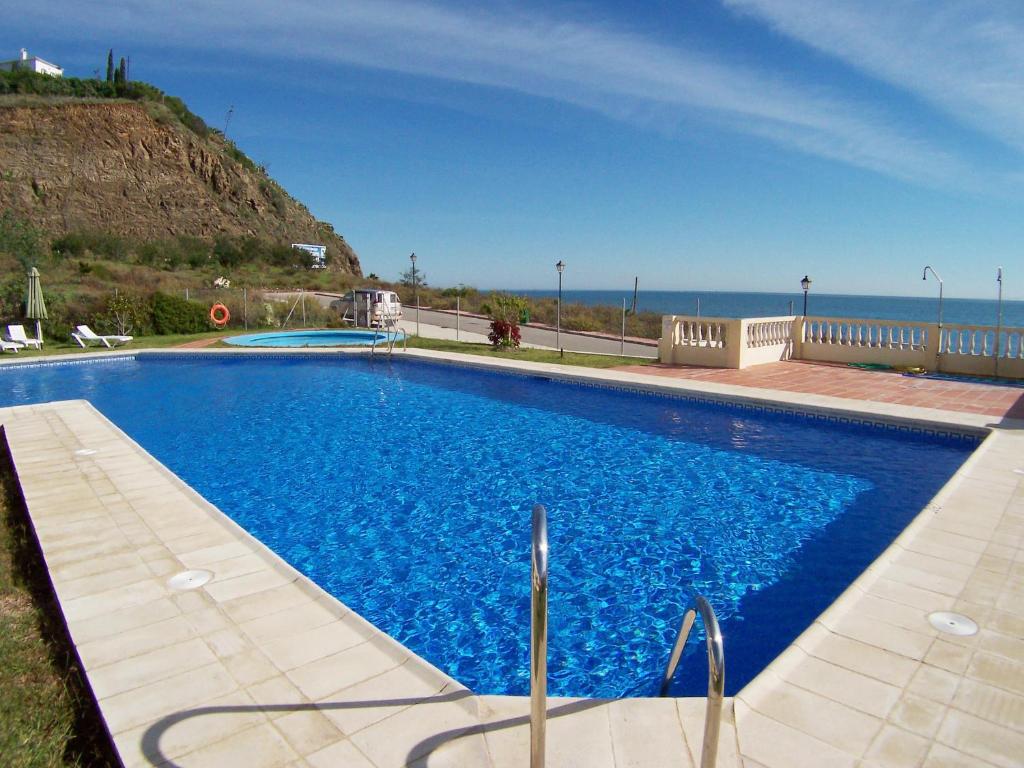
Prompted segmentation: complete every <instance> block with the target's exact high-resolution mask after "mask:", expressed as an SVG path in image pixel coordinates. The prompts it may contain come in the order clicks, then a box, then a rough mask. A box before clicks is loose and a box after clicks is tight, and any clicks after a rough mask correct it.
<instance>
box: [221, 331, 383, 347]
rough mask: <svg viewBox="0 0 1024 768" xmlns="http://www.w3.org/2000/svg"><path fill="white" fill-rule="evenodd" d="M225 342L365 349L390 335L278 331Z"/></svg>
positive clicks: (351, 332)
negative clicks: (362, 347) (360, 347)
mask: <svg viewBox="0 0 1024 768" xmlns="http://www.w3.org/2000/svg"><path fill="white" fill-rule="evenodd" d="M392 335H393V334H392ZM399 338H401V336H399ZM224 341H225V343H227V344H233V345H234V346H237V347H359V346H364V347H365V346H369V345H371V344H386V343H387V341H388V335H387V334H386V333H384V332H377V331H352V330H337V331H335V330H325V331H276V332H272V333H250V334H246V335H245V336H232V337H231V338H228V339H224Z"/></svg>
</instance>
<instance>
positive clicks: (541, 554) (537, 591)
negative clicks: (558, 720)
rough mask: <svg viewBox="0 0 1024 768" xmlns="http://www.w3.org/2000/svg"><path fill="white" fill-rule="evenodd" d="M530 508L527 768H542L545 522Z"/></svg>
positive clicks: (537, 507) (545, 651)
mask: <svg viewBox="0 0 1024 768" xmlns="http://www.w3.org/2000/svg"><path fill="white" fill-rule="evenodd" d="M547 514H548V513H547V510H546V509H544V506H543V505H542V504H536V505H534V507H533V557H532V560H531V566H530V585H531V591H530V768H543V766H544V746H545V735H546V730H547V694H548V520H547Z"/></svg>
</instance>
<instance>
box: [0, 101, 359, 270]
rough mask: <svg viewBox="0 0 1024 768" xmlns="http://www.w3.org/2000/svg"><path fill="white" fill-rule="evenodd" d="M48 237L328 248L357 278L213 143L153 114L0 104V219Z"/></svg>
mask: <svg viewBox="0 0 1024 768" xmlns="http://www.w3.org/2000/svg"><path fill="white" fill-rule="evenodd" d="M5 209H7V210H12V211H13V212H14V213H15V215H17V216H19V217H21V218H24V219H26V220H28V221H30V222H32V224H33V225H35V226H36V227H38V228H39V229H41V230H43V231H44V232H46V233H47V234H49V235H50V236H54V237H55V236H58V235H62V234H65V233H67V232H72V231H79V232H81V231H105V232H112V233H115V234H119V235H125V236H130V237H133V238H139V239H163V238H168V237H176V236H180V235H189V236H194V237H200V238H204V239H211V238H214V237H216V236H218V235H232V236H237V235H249V236H255V237H259V238H261V239H266V240H273V241H275V242H284V243H292V242H304V243H307V242H308V243H320V244H324V245H326V246H327V250H328V258H329V260H330V264H331V268H332V269H336V270H340V271H343V272H349V273H352V274H354V275H361V274H362V272H361V269H360V265H359V259H358V257H357V256H356V254H355V252H354V251H353V250H352V248H351V247H350V246H349V245H348V243H346V242H345V239H344V238H343V237H342V236H340V235H339V234H337V233H336V232H335V231H334V228H333V227H332V226H331V225H330V224H327V223H325V222H321V221H317V220H316V219H315V218H313V216H312V214H311V213H310V212H309V210H308V209H307V208H306V207H305V206H303V205H302V204H301V203H299V202H298V201H296V200H294V199H293V198H292V197H290V196H289V195H288V194H287V193H285V192H284V190H283V189H282V188H281V187H280V186H279V185H278V184H277V183H276V182H274V181H273V180H272V179H270V178H269V177H268V176H267V175H266V173H265V172H263V170H262V169H261V168H258V167H257V166H255V165H254V164H253V163H252V162H251V161H250V160H249V159H248V158H247V157H245V156H244V155H242V154H241V153H240V152H238V150H237V149H235V148H234V146H233V145H231V144H230V143H228V142H225V141H224V140H223V138H221V137H220V136H219V135H218V134H216V133H215V132H212V133H210V134H209V135H207V136H205V137H204V136H200V135H199V134H197V133H195V132H194V131H190V130H189V129H188V128H186V127H185V126H184V125H183V124H182V123H181V122H180V121H179V120H178V119H177V118H175V116H174V115H173V114H172V113H171V112H170V111H169V110H168V109H167V108H166V107H165V106H164V105H162V104H160V103H159V102H132V101H124V100H81V99H78V100H76V99H66V98H55V97H33V98H25V97H23V96H0V211H2V210H5Z"/></svg>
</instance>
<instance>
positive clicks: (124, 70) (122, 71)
mask: <svg viewBox="0 0 1024 768" xmlns="http://www.w3.org/2000/svg"><path fill="white" fill-rule="evenodd" d="M117 74H118V77H119V79H120V80H121V83H127V82H128V65H127V64H125V61H124V56H122V57H121V63H120V64H118V65H117Z"/></svg>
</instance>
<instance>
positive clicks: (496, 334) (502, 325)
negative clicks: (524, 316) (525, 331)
mask: <svg viewBox="0 0 1024 768" xmlns="http://www.w3.org/2000/svg"><path fill="white" fill-rule="evenodd" d="M487 339H488V341H490V342H491V344H493V345H494V346H495V347H518V346H519V343H520V342H521V341H522V338H521V337H520V335H519V323H510V322H507V321H505V320H492V321H491V332H490V333H488V334H487Z"/></svg>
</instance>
